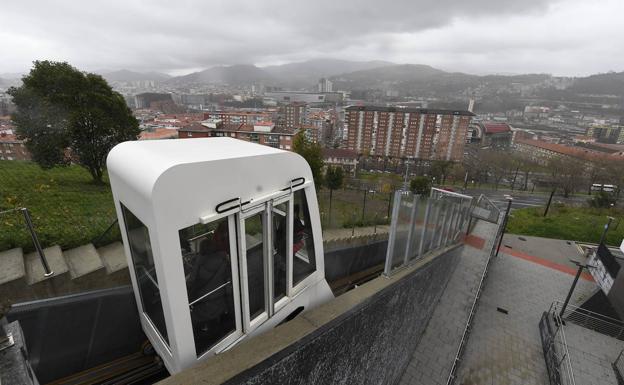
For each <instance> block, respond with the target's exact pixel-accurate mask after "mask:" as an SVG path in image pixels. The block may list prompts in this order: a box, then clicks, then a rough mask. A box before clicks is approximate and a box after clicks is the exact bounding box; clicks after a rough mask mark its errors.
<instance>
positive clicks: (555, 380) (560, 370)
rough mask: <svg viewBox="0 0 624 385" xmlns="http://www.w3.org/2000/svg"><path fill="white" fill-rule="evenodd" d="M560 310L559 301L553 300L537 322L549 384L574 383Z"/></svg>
mask: <svg viewBox="0 0 624 385" xmlns="http://www.w3.org/2000/svg"><path fill="white" fill-rule="evenodd" d="M560 310H561V303H560V302H559V301H555V302H553V304H552V305H551V306H550V309H548V311H547V312H545V313H544V314H543V315H542V318H541V320H540V323H539V328H540V336H541V338H542V348H543V351H544V359H545V361H546V368H547V370H548V376H549V379H550V384H551V385H560V384H562V385H574V384H576V382H575V380H574V371H573V368H572V362H571V360H570V351H569V350H568V342H567V341H566V336H565V330H564V323H563V318H562V317H561V316H560V314H559V313H560Z"/></svg>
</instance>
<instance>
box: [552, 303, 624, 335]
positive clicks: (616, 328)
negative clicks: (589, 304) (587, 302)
mask: <svg viewBox="0 0 624 385" xmlns="http://www.w3.org/2000/svg"><path fill="white" fill-rule="evenodd" d="M561 307H562V303H561V301H554V302H553V303H552V304H551V310H553V311H556V310H558V309H560V308H561ZM563 318H564V319H565V320H567V321H571V322H573V323H575V324H577V325H579V326H583V327H585V328H588V329H591V330H594V331H596V332H598V333H602V334H606V335H608V336H611V337H615V338H618V339H619V338H623V337H624V322H622V321H620V320H617V319H615V318H612V317H609V316H606V315H602V314H600V313H596V312H593V311H591V310H587V309H583V308H580V307H577V306H573V305H570V304H568V305H567V307H566V309H565V312H564V314H563Z"/></svg>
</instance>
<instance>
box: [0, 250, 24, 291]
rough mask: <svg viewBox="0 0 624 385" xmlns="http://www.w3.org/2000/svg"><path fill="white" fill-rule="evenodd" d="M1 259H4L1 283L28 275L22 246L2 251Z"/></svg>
mask: <svg viewBox="0 0 624 385" xmlns="http://www.w3.org/2000/svg"><path fill="white" fill-rule="evenodd" d="M0 261H2V269H1V270H0V285H2V284H4V283H7V282H11V281H15V280H16V279H20V278H23V277H24V276H25V275H26V270H25V268H24V254H23V253H22V248H21V247H20V248H16V249H11V250H7V251H3V252H1V253H0Z"/></svg>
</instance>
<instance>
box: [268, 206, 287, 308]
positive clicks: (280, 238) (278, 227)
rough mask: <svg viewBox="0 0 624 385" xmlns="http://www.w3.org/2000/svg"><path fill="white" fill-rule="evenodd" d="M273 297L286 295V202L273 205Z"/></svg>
mask: <svg viewBox="0 0 624 385" xmlns="http://www.w3.org/2000/svg"><path fill="white" fill-rule="evenodd" d="M272 215H273V234H272V239H273V246H274V247H273V299H274V301H275V302H277V301H279V300H280V299H282V298H284V297H285V296H286V283H287V281H286V277H287V274H288V270H287V265H286V261H287V258H288V255H287V251H288V202H284V203H280V204H278V205H275V206H273V214H272Z"/></svg>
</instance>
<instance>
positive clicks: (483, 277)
mask: <svg viewBox="0 0 624 385" xmlns="http://www.w3.org/2000/svg"><path fill="white" fill-rule="evenodd" d="M499 222H500V214H499ZM502 228H503V226H502V225H501V224H499V226H498V229H497V231H496V236H495V237H494V242H493V243H492V249H491V250H490V255H489V256H488V260H487V261H486V263H485V267H484V268H483V272H482V273H481V279H480V280H479V285H478V286H477V292H476V294H475V297H474V299H473V301H472V305H471V306H470V313H469V314H468V319H467V320H466V324H465V325H464V331H463V333H462V338H461V340H460V341H459V346H458V347H457V353H456V354H455V358H454V359H453V366H452V367H451V370H450V371H449V375H448V378H447V380H446V384H447V385H452V384H453V383H454V382H455V379H456V372H457V369H458V367H459V363H460V362H461V357H462V355H463V353H464V348H465V346H466V342H468V336H469V335H470V331H471V326H472V320H473V319H474V316H475V314H476V312H477V307H478V306H479V299H480V298H481V293H482V292H483V287H484V286H485V280H486V278H487V274H488V271H489V267H490V264H491V262H492V257H493V256H494V254H495V252H496V244H497V242H496V241H497V239H498V237H502V236H503V234H502Z"/></svg>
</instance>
